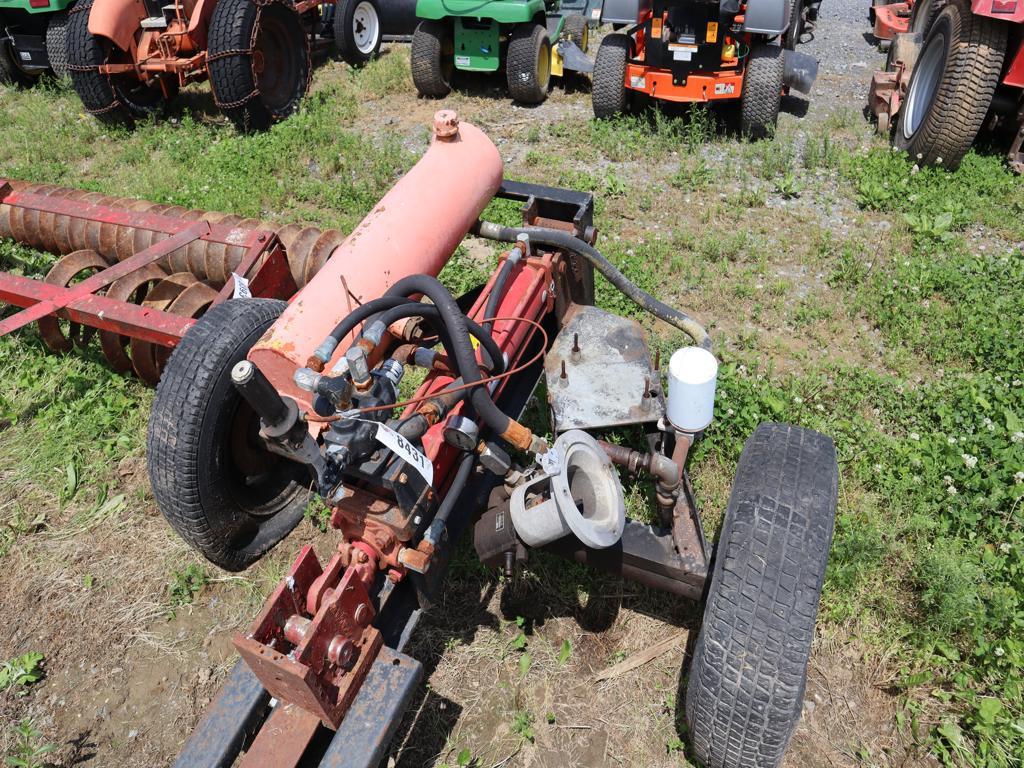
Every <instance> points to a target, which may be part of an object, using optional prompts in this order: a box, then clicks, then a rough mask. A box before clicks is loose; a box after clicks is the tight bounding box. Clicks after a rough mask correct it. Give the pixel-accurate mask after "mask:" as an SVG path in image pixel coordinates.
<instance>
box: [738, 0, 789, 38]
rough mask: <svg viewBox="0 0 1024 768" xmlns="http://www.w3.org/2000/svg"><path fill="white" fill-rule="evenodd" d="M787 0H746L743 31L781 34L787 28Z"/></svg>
mask: <svg viewBox="0 0 1024 768" xmlns="http://www.w3.org/2000/svg"><path fill="white" fill-rule="evenodd" d="M789 6H790V2H789V0H748V2H747V10H746V12H745V13H744V15H743V31H744V32H753V33H754V34H758V35H769V36H772V37H774V36H775V35H781V34H782V33H783V32H785V31H786V30H787V29H789Z"/></svg>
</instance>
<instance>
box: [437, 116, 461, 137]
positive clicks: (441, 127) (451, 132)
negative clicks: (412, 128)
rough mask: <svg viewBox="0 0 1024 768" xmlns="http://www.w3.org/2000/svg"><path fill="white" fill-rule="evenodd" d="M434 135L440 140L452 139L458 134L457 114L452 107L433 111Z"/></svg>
mask: <svg viewBox="0 0 1024 768" xmlns="http://www.w3.org/2000/svg"><path fill="white" fill-rule="evenodd" d="M434 135H435V136H436V137H437V138H438V139H439V140H441V141H452V140H453V139H455V138H456V137H457V136H458V135H459V116H458V115H457V114H456V113H455V110H453V109H442V110H439V111H437V112H435V113H434Z"/></svg>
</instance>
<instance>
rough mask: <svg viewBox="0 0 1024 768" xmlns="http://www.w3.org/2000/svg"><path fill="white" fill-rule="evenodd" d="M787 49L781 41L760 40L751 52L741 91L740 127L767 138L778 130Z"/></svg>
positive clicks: (751, 134) (755, 135) (760, 137)
mask: <svg viewBox="0 0 1024 768" xmlns="http://www.w3.org/2000/svg"><path fill="white" fill-rule="evenodd" d="M784 56H785V51H784V50H783V49H782V48H780V47H779V46H777V45H766V44H765V43H757V44H755V45H753V46H752V47H751V49H750V54H749V55H748V56H747V70H746V73H745V74H744V76H743V93H742V94H741V95H740V131H741V132H742V133H744V134H746V135H748V136H750V138H752V139H763V138H765V137H766V136H768V135H770V134H771V133H773V132H774V130H775V125H776V123H777V122H778V120H779V107H780V105H781V104H782V77H783V75H784V74H785V64H784Z"/></svg>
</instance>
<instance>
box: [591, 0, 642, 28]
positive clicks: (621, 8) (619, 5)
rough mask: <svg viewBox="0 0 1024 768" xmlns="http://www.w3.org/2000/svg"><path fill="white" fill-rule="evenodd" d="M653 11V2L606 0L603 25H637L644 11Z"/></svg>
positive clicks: (602, 14)
mask: <svg viewBox="0 0 1024 768" xmlns="http://www.w3.org/2000/svg"><path fill="white" fill-rule="evenodd" d="M650 10H651V0H604V4H603V5H602V6H601V23H602V24H636V23H637V22H639V21H640V15H641V14H642V13H643V12H644V11H650Z"/></svg>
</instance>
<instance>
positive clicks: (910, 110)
mask: <svg viewBox="0 0 1024 768" xmlns="http://www.w3.org/2000/svg"><path fill="white" fill-rule="evenodd" d="M1006 34H1007V25H1006V24H1005V23H1003V22H1001V21H993V20H992V19H989V18H986V17H984V16H976V15H974V14H973V13H972V12H971V4H970V2H968V0H950V2H948V3H947V4H946V5H944V6H943V7H942V10H941V11H940V12H939V13H938V15H937V16H936V17H935V21H933V22H932V23H931V27H930V29H929V31H928V34H927V36H926V39H925V43H924V48H922V49H921V53H920V55H919V56H918V58H917V61H916V62H915V64H914V72H913V74H912V75H911V76H910V84H909V85H908V86H907V96H906V98H905V99H904V100H903V105H902V106H901V107H900V113H899V120H898V122H897V124H896V136H895V140H894V144H895V145H896V147H898V148H899V149H902V150H904V151H905V152H906V153H907V154H908V155H910V157H911V159H912V160H914V161H915V162H917V163H920V164H921V165H942V166H944V167H946V168H949V169H950V170H956V168H958V167H959V165H960V161H961V160H963V158H964V155H966V154H967V150H969V149H970V148H971V144H973V143H974V138H975V136H977V135H978V131H979V130H981V126H982V124H983V123H984V122H985V115H986V114H987V113H988V109H989V106H991V104H992V97H993V96H994V95H995V91H996V86H998V85H999V75H1000V73H1001V72H1002V68H1003V58H1004V57H1005V55H1006Z"/></svg>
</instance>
